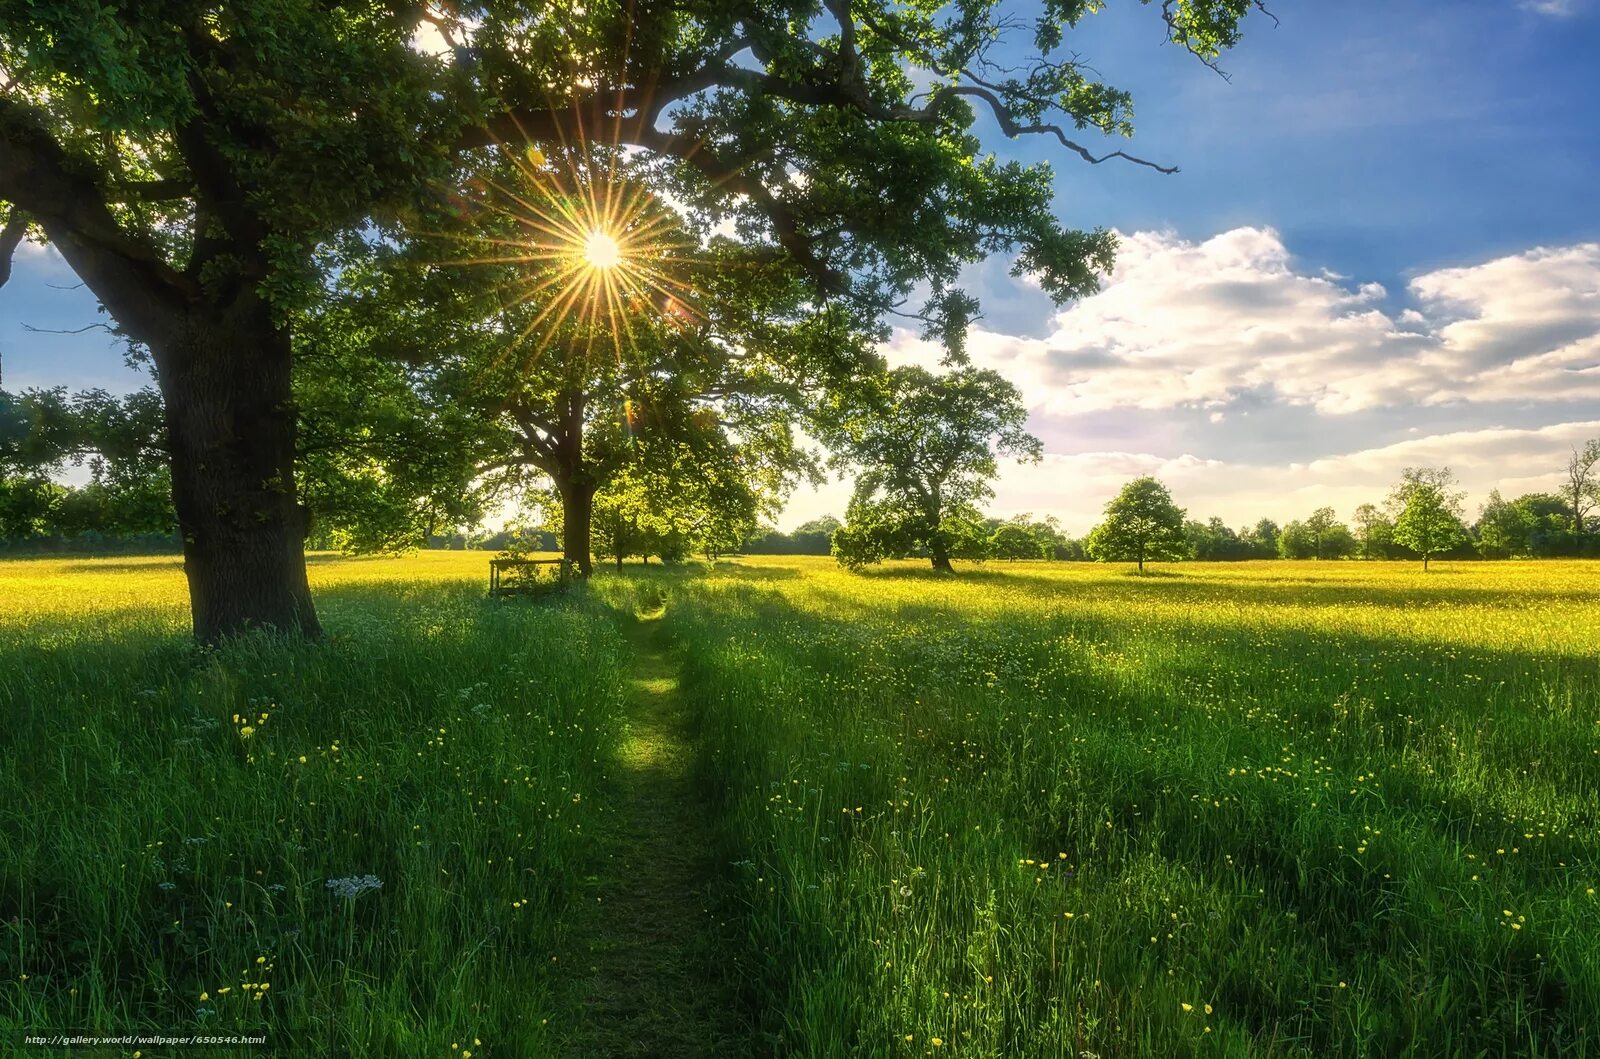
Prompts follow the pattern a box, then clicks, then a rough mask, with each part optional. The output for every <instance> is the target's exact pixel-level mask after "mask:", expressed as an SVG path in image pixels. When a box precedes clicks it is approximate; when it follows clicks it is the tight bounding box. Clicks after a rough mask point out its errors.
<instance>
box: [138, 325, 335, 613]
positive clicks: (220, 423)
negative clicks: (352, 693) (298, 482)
mask: <svg viewBox="0 0 1600 1059" xmlns="http://www.w3.org/2000/svg"><path fill="white" fill-rule="evenodd" d="M152 350H153V352H154V354H155V359H156V366H157V369H158V375H159V381H160V384H161V393H162V397H163V399H164V401H165V403H166V410H167V436H168V445H169V446H170V452H171V462H172V499H173V504H174V506H175V507H176V508H177V512H178V524H179V528H180V530H181V531H182V534H183V554H184V573H185V575H186V576H187V577H188V579H189V600H190V608H191V611H192V613H193V616H194V632H195V636H196V637H197V638H198V639H200V640H202V641H205V642H215V641H217V640H219V639H222V638H224V637H226V636H230V635H232V634H235V633H240V632H244V631H246V630H249V629H253V628H265V627H270V628H274V629H277V630H279V631H280V632H289V633H295V634H299V635H303V636H307V637H311V638H316V637H319V636H320V635H321V632H322V630H321V627H320V626H319V624H318V623H317V616H316V611H315V609H314V608H313V607H312V603H311V589H310V586H309V584H308V583H307V580H306V563H305V537H306V529H307V518H306V513H305V509H304V508H302V507H301V506H300V505H299V503H298V501H297V498H296V495H295V483H294V457H295V413H294V404H293V395H292V392H291V389H290V377H289V373H290V363H291V357H290V349H289V335H288V333H287V332H286V331H285V330H284V329H282V328H280V327H277V326H275V325H274V324H273V322H272V320H271V317H270V313H269V310H268V309H267V307H266V306H265V305H261V304H256V305H254V306H251V307H249V309H247V310H242V311H240V312H239V313H237V314H236V315H232V316H229V317H226V318H224V319H221V320H212V319H203V318H197V317H195V316H191V318H190V319H189V320H188V321H187V322H186V323H185V325H184V326H182V327H181V328H180V329H179V330H178V331H177V333H175V334H173V335H171V336H170V337H169V339H168V340H167V341H166V342H162V343H159V344H156V343H152Z"/></svg>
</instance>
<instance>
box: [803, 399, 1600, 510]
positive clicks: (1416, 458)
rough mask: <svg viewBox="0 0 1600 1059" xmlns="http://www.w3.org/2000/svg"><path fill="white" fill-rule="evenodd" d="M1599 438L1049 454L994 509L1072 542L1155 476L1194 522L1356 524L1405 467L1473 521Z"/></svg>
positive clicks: (1446, 438) (810, 493)
mask: <svg viewBox="0 0 1600 1059" xmlns="http://www.w3.org/2000/svg"><path fill="white" fill-rule="evenodd" d="M1597 436H1600V420H1587V421H1577V422H1570V423H1557V424H1553V425H1550V426H1544V427H1535V428H1514V427H1486V428H1482V429H1473V430H1459V431H1451V432H1446V433H1439V434H1432V435H1427V436H1423V437H1415V438H1408V439H1406V440H1404V441H1399V442H1395V443H1393V444H1389V445H1382V446H1375V447H1373V448H1365V449H1354V450H1351V451H1348V452H1343V453H1338V454H1335V455H1330V456H1325V457H1321V458H1318V459H1314V460H1309V461H1306V462H1299V463H1281V464H1266V463H1249V462H1243V461H1229V460H1217V459H1210V458H1206V457H1201V456H1196V455H1193V454H1188V453H1185V454H1182V455H1179V456H1162V455H1157V454H1155V453H1150V452H1128V451H1100V452H1078V453H1047V454H1046V455H1045V457H1044V459H1042V460H1041V461H1040V462H1039V463H1036V464H1015V463H1009V464H1006V465H1004V467H1003V468H1002V471H1001V476H1000V479H999V481H998V482H997V483H996V487H995V499H994V502H993V503H992V504H990V505H989V508H990V510H992V511H993V512H994V513H995V514H998V515H1002V516H1010V515H1014V514H1017V513H1019V512H1023V511H1028V512H1032V513H1034V514H1035V515H1038V516H1041V517H1042V516H1043V515H1046V514H1054V515H1057V516H1059V517H1060V518H1061V519H1062V522H1063V524H1064V525H1065V526H1066V527H1067V528H1068V529H1069V530H1070V531H1072V532H1074V533H1083V532H1086V531H1087V530H1088V529H1089V528H1090V527H1091V526H1093V525H1094V523H1095V522H1097V521H1098V520H1099V515H1100V512H1101V511H1102V510H1103V509H1104V507H1105V504H1106V502H1107V501H1108V500H1110V499H1111V498H1112V497H1113V496H1115V495H1116V494H1117V492H1118V490H1120V489H1121V488H1122V486H1123V485H1124V484H1126V483H1127V482H1128V481H1129V480H1130V479H1133V478H1137V477H1139V476H1141V475H1146V474H1148V475H1154V476H1155V477H1157V478H1159V479H1161V480H1162V481H1163V482H1165V483H1166V485H1167V487H1168V488H1169V489H1171V490H1172V495H1173V499H1174V500H1176V501H1177V503H1178V505H1179V506H1180V507H1183V508H1186V509H1187V510H1188V512H1189V516H1190V517H1191V518H1197V519H1206V518H1210V517H1211V516H1213V515H1217V516H1220V517H1222V518H1223V519H1225V520H1226V521H1227V522H1228V523H1229V524H1230V525H1233V526H1236V527H1237V526H1243V525H1248V524H1253V523H1255V522H1256V520H1258V519H1262V518H1270V519H1273V520H1275V521H1277V522H1280V523H1283V522H1287V521H1289V520H1291V519H1296V518H1304V517H1305V516H1306V515H1308V514H1310V513H1311V512H1312V511H1314V510H1316V509H1317V508H1319V507H1323V506H1329V507H1332V508H1333V509H1334V510H1335V511H1337V512H1338V513H1339V515H1340V517H1341V518H1346V519H1347V518H1349V517H1350V514H1351V513H1352V512H1353V511H1354V510H1355V509H1356V507H1357V506H1359V505H1361V504H1364V503H1368V502H1371V503H1381V502H1382V501H1383V500H1384V498H1385V497H1386V496H1387V495H1388V492H1389V488H1390V486H1391V485H1393V484H1394V483H1395V482H1396V481H1398V480H1399V478H1400V472H1401V471H1402V470H1404V469H1405V468H1406V467H1443V466H1448V467H1450V468H1451V469H1452V470H1453V471H1455V473H1456V475H1457V477H1458V478H1459V479H1460V480H1461V483H1462V485H1463V487H1464V488H1465V489H1466V490H1467V494H1468V498H1467V505H1468V511H1469V513H1471V512H1475V511H1476V510H1477V508H1478V505H1480V504H1481V503H1482V502H1483V500H1484V499H1485V498H1486V497H1487V496H1488V494H1489V491H1490V490H1491V489H1499V490H1500V491H1501V492H1502V493H1503V494H1504V495H1505V496H1506V497H1508V498H1510V497H1515V496H1520V495H1522V494H1523V493H1531V492H1549V491H1551V490H1554V489H1555V488H1556V487H1557V486H1558V485H1559V484H1560V482H1561V478H1562V474H1561V469H1562V468H1563V467H1564V466H1565V464H1566V460H1567V456H1568V454H1569V453H1570V452H1571V451H1572V449H1573V447H1574V446H1576V445H1579V444H1581V443H1582V442H1583V441H1584V440H1586V439H1588V438H1592V437H1597ZM848 500H849V487H848V485H846V484H845V483H829V484H828V485H827V486H824V487H823V488H821V489H819V490H810V489H808V490H803V491H802V492H801V493H800V494H798V495H797V496H796V497H795V498H794V500H793V501H792V502H791V503H790V505H789V507H788V509H786V510H785V512H784V518H783V522H784V524H785V526H787V527H793V526H796V525H799V524H800V523H801V522H804V521H806V520H808V519H812V518H815V517H817V516H818V515H822V514H829V513H831V514H834V515H842V514H843V513H844V508H845V504H846V503H847V502H848Z"/></svg>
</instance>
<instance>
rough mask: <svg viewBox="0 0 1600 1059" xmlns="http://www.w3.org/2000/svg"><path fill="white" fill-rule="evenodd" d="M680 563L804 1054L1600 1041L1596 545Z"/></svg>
mask: <svg viewBox="0 0 1600 1059" xmlns="http://www.w3.org/2000/svg"><path fill="white" fill-rule="evenodd" d="M1172 573H1173V574H1174V575H1175V576H1170V577H1157V578H1136V577H1129V576H1127V575H1126V574H1125V572H1124V571H1122V570H1120V569H1118V568H1108V567H1098V566H1057V565H1046V564H1016V565H1007V564H991V565H990V566H989V567H988V568H986V569H984V570H983V571H981V572H975V573H974V572H968V573H966V574H965V575H964V576H962V577H959V578H955V579H950V578H938V577H933V576H930V575H928V574H926V573H925V572H923V571H921V570H920V569H917V568H915V567H913V566H912V565H910V564H907V565H905V566H903V567H900V568H891V569H888V570H885V571H883V572H881V573H878V574H875V575H867V576H864V577H858V576H851V575H848V574H844V573H841V572H839V571H837V570H835V569H832V568H831V567H830V566H829V565H828V563H827V562H826V561H821V560H792V561H788V562H784V561H773V562H768V563H765V564H763V565H761V566H759V567H755V566H752V567H746V568H742V569H741V568H734V569H731V570H729V571H726V572H724V573H722V574H720V575H718V576H715V577H711V578H707V579H696V580H686V581H683V582H680V583H677V584H674V585H672V590H673V591H674V593H675V599H674V602H673V604H672V616H673V621H674V623H675V625H676V627H677V629H678V631H679V633H680V635H681V636H682V637H683V641H684V643H683V657H684V659H685V662H686V672H685V680H684V691H685V693H686V694H688V695H690V696H691V697H692V698H694V699H695V700H696V701H697V702H698V703H699V704H700V705H701V708H702V710H703V716H702V730H703V732H704V738H705V740H706V752H707V760H708V761H709V762H710V763H711V764H710V767H709V769H708V772H707V775H706V776H705V777H704V778H705V782H706V789H707V791H708V792H710V793H712V794H713V795H714V796H716V795H720V796H721V799H722V804H723V812H724V834H725V837H726V841H727V843H728V848H727V850H726V856H727V858H728V859H729V860H731V861H736V862H738V863H739V864H740V865H741V868H740V871H739V878H738V881H737V883H736V884H735V885H734V892H736V893H737V894H739V895H740V897H741V898H742V899H743V900H745V901H747V902H748V904H749V913H748V916H747V921H746V932H747V937H748V946H749V950H750V952H751V954H753V956H754V958H755V959H756V960H757V962H758V964H759V965H760V966H762V967H764V968H765V975H764V977H763V978H762V979H761V981H760V986H759V996H760V999H759V1002H758V1007H759V1009H760V1010H761V1011H762V1012H763V1014H764V1016H765V1018H766V1026H767V1029H768V1030H769V1032H771V1033H773V1034H777V1035H780V1036H781V1038H782V1039H783V1040H784V1042H785V1049H789V1050H792V1051H794V1052H795V1053H796V1054H807V1055H924V1054H946V1053H949V1054H964V1055H983V1056H1020V1055H1073V1054H1087V1053H1091V1052H1092V1053H1095V1054H1099V1055H1162V1056H1169V1055H1222V1054H1227V1055H1275V1056H1276V1055H1305V1056H1327V1055H1350V1056H1357V1055H1398V1054H1417V1055H1457V1054H1466V1055H1474V1054H1494V1055H1512V1054H1515V1055H1557V1054H1564V1055H1574V1056H1576V1055H1587V1054H1594V1052H1595V1051H1597V1050H1600V1038H1597V1037H1596V1032H1597V1031H1596V1027H1597V1026H1600V901H1597V899H1596V897H1595V893H1594V888H1595V887H1596V885H1597V883H1600V840H1597V835H1596V830H1595V828H1596V817H1597V812H1600V809H1597V806H1600V690H1597V689H1600V677H1597V655H1596V651H1597V645H1600V564H1594V563H1518V564H1456V565H1454V566H1451V565H1446V566H1444V567H1443V568H1441V569H1440V570H1438V571H1436V572H1430V573H1429V574H1427V575H1426V576H1424V575H1423V574H1422V573H1421V571H1420V570H1416V569H1414V568H1412V567H1411V566H1410V565H1409V564H1404V565H1402V564H1393V565H1390V564H1381V565H1377V564H1375V565H1364V564H1356V563H1329V564H1315V563H1252V564H1242V565H1236V566H1226V565H1210V566H1201V565H1183V566H1179V567H1174V568H1172Z"/></svg>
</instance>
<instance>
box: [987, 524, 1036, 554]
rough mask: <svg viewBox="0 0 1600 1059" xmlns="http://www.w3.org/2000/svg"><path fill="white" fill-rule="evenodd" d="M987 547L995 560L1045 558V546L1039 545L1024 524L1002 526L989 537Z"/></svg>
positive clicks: (1031, 531) (1029, 528) (1028, 527)
mask: <svg viewBox="0 0 1600 1059" xmlns="http://www.w3.org/2000/svg"><path fill="white" fill-rule="evenodd" d="M989 545H990V548H991V550H992V551H993V553H994V557H995V558H996V559H1042V558H1045V554H1044V550H1045V547H1046V545H1043V544H1041V543H1040V541H1039V538H1038V537H1037V536H1035V535H1034V532H1033V529H1032V528H1031V527H1030V526H1028V525H1026V524H1018V523H1016V522H1006V523H1004V524H1002V525H1001V526H1000V528H999V529H996V530H995V531H994V532H993V533H991V534H990V535H989Z"/></svg>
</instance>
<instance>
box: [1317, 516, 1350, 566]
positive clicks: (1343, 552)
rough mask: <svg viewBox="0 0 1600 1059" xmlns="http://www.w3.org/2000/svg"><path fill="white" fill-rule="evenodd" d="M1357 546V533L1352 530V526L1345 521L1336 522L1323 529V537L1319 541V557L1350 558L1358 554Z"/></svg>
mask: <svg viewBox="0 0 1600 1059" xmlns="http://www.w3.org/2000/svg"><path fill="white" fill-rule="evenodd" d="M1357 547H1358V545H1357V543H1356V538H1355V534H1353V533H1351V532H1350V527H1349V526H1346V525H1345V524H1344V523H1343V522H1335V523H1334V524H1333V525H1331V526H1329V527H1328V528H1327V529H1325V530H1323V531H1322V537H1321V539H1320V540H1319V541H1318V542H1317V548H1318V558H1321V559H1348V558H1349V557H1350V556H1352V555H1354V554H1356V549H1357Z"/></svg>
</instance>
